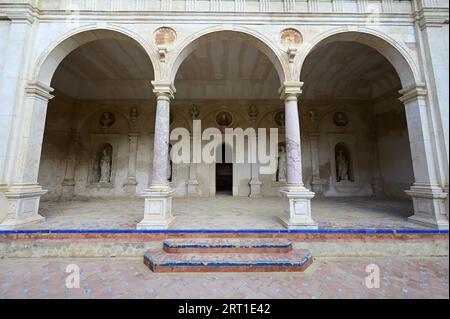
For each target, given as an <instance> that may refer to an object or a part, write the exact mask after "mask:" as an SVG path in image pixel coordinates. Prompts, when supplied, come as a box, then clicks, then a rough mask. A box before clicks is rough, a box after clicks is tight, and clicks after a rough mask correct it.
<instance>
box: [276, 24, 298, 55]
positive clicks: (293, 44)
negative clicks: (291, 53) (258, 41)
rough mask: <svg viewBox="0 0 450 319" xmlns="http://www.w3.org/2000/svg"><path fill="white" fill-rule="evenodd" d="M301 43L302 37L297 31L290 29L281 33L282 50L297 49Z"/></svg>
mask: <svg viewBox="0 0 450 319" xmlns="http://www.w3.org/2000/svg"><path fill="white" fill-rule="evenodd" d="M302 42H303V37H302V35H301V33H300V32H299V31H297V30H295V29H292V28H289V29H284V30H283V31H281V34H280V44H281V47H282V48H283V49H285V50H287V49H288V48H298V47H300V45H302Z"/></svg>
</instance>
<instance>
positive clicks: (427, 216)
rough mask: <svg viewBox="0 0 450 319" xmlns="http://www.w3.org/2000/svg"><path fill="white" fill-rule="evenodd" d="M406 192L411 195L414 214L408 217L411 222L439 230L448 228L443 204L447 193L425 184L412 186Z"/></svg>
mask: <svg viewBox="0 0 450 319" xmlns="http://www.w3.org/2000/svg"><path fill="white" fill-rule="evenodd" d="M406 193H407V194H408V195H409V196H411V197H412V199H413V204H414V215H413V216H411V217H409V218H408V219H409V220H410V221H411V222H414V223H417V224H420V225H424V226H428V227H432V228H435V229H439V230H448V229H449V222H448V217H447V216H448V212H447V211H446V205H445V200H446V198H447V196H448V194H447V193H445V192H443V191H442V189H440V188H434V187H427V186H425V187H423V186H413V187H411V189H410V190H409V191H406Z"/></svg>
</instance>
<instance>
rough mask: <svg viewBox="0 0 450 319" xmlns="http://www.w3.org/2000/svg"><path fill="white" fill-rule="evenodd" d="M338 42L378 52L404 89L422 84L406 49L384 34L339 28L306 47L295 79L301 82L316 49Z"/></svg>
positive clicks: (298, 57) (296, 64) (298, 59)
mask: <svg viewBox="0 0 450 319" xmlns="http://www.w3.org/2000/svg"><path fill="white" fill-rule="evenodd" d="M338 41H346V42H357V43H360V44H363V45H366V46H369V47H371V48H373V49H375V50H376V51H378V52H379V53H380V54H381V55H383V56H384V57H385V58H386V59H387V60H388V61H389V63H391V65H392V66H393V67H394V69H395V71H396V72H397V74H398V76H399V78H400V81H401V83H402V86H403V88H407V87H411V86H415V85H417V84H418V83H421V81H420V76H419V72H418V70H417V67H416V66H415V64H414V62H413V60H412V58H411V57H410V55H409V54H408V52H407V51H406V50H405V48H403V47H402V46H401V45H400V44H399V43H397V42H396V41H395V40H393V39H391V38H389V37H388V36H387V35H385V34H383V33H380V32H377V31H374V30H371V29H362V28H360V29H358V30H357V31H349V30H348V29H347V28H339V29H334V30H331V31H328V32H325V33H322V34H320V35H319V36H317V37H316V38H315V39H313V40H312V41H311V42H309V44H307V45H305V47H304V48H303V49H302V51H301V53H300V54H298V55H297V57H296V59H295V62H294V65H295V68H294V69H295V78H296V79H300V80H301V72H302V68H303V66H304V63H305V61H306V59H307V57H308V56H309V54H310V53H311V52H312V51H313V50H314V49H315V48H317V47H318V46H319V45H322V44H328V43H332V42H338Z"/></svg>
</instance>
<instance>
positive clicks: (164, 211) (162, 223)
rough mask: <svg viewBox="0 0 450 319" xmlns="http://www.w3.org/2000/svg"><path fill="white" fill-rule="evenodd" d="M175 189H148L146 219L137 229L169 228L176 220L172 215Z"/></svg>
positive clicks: (144, 194) (145, 208)
mask: <svg viewBox="0 0 450 319" xmlns="http://www.w3.org/2000/svg"><path fill="white" fill-rule="evenodd" d="M174 192H175V190H172V189H167V190H148V191H146V192H144V193H143V194H142V197H144V198H145V206H144V219H143V220H142V221H141V222H140V223H139V224H137V227H136V228H137V229H167V228H169V227H170V225H171V224H172V223H173V222H174V221H175V217H173V216H172V196H173V194H174Z"/></svg>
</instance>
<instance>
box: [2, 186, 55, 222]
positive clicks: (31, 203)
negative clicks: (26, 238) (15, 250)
mask: <svg viewBox="0 0 450 319" xmlns="http://www.w3.org/2000/svg"><path fill="white" fill-rule="evenodd" d="M46 193H47V191H46V190H43V189H42V188H41V187H40V186H39V185H17V186H13V187H11V188H9V190H8V191H7V192H6V193H5V197H6V199H7V201H8V206H9V207H8V211H7V212H6V216H5V218H4V220H3V221H2V222H1V224H0V230H14V229H17V228H19V227H24V226H29V225H32V224H35V223H39V222H42V221H44V220H45V218H44V217H42V216H41V215H39V213H38V210H39V202H40V199H41V196H42V195H44V194H46Z"/></svg>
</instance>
